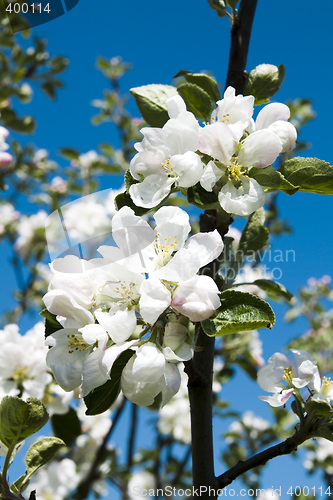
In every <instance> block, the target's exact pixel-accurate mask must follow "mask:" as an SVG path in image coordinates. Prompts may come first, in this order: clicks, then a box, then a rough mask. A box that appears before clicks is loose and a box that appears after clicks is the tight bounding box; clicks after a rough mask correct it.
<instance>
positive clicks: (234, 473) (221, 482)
mask: <svg viewBox="0 0 333 500" xmlns="http://www.w3.org/2000/svg"><path fill="white" fill-rule="evenodd" d="M307 438H308V436H307V435H304V434H303V433H302V432H301V431H297V432H295V434H294V435H293V436H291V437H289V438H287V439H286V440H285V441H282V443H279V444H277V445H275V446H272V447H271V448H268V449H267V450H264V451H262V452H260V453H258V454H257V455H254V456H253V457H251V458H249V459H248V460H244V461H243V460H242V461H240V462H238V463H237V464H236V465H234V467H231V469H229V470H228V471H226V472H224V474H221V475H220V476H219V477H218V478H217V482H218V487H219V488H225V487H226V486H228V485H229V484H231V483H232V482H233V481H234V480H235V479H236V478H237V477H238V476H240V475H241V474H244V472H247V471H249V470H251V469H253V468H254V467H258V466H260V465H264V464H265V463H266V462H268V460H271V459H272V458H275V457H278V456H282V455H288V454H289V453H291V452H292V451H295V450H297V447H298V446H299V445H300V444H302V443H303V442H304V441H305V440H306V439H307Z"/></svg>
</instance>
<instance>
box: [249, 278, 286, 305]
mask: <svg viewBox="0 0 333 500" xmlns="http://www.w3.org/2000/svg"><path fill="white" fill-rule="evenodd" d="M251 284H253V285H256V286H258V287H259V288H261V290H264V291H265V292H266V293H267V295H268V297H269V298H271V299H274V300H279V299H283V300H286V301H287V302H289V301H290V300H291V299H292V298H293V294H292V293H290V292H288V290H287V289H286V287H284V286H283V285H282V284H281V283H278V282H277V281H273V280H265V279H260V280H255V281H254V282H253V283H251Z"/></svg>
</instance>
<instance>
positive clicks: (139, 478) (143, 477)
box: [127, 470, 156, 500]
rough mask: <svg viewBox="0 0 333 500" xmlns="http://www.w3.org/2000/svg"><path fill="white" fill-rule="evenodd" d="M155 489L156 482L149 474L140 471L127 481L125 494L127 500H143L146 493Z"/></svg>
mask: <svg viewBox="0 0 333 500" xmlns="http://www.w3.org/2000/svg"><path fill="white" fill-rule="evenodd" d="M155 488H156V480H155V476H154V474H152V473H151V472H148V471H145V470H141V471H138V472H135V473H134V474H133V475H132V477H131V479H130V480H129V481H128V486H127V494H128V497H129V500H145V499H146V498H147V495H146V494H145V492H146V491H149V490H153V489H155Z"/></svg>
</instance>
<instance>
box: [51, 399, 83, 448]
mask: <svg viewBox="0 0 333 500" xmlns="http://www.w3.org/2000/svg"><path fill="white" fill-rule="evenodd" d="M51 425H52V430H53V434H54V435H55V436H57V437H58V438H60V439H62V440H63V441H64V442H65V444H66V445H67V446H71V445H72V444H74V442H75V440H76V438H77V437H78V436H80V434H81V433H82V430H81V422H80V419H79V417H78V416H77V413H76V411H75V410H73V408H70V409H69V410H68V412H67V413H65V414H62V415H59V414H55V415H52V417H51Z"/></svg>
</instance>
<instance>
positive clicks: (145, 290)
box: [139, 277, 171, 324]
mask: <svg viewBox="0 0 333 500" xmlns="http://www.w3.org/2000/svg"><path fill="white" fill-rule="evenodd" d="M140 293H141V298H140V301H139V307H140V314H141V316H142V318H143V319H144V320H145V321H147V323H150V324H153V323H155V322H156V321H157V319H158V318H159V316H160V315H161V314H162V312H164V311H165V309H166V308H167V307H169V305H170V303H171V293H170V292H169V290H168V289H167V288H166V287H165V286H164V285H163V283H161V281H160V280H159V279H158V278H155V277H152V278H149V279H147V280H145V281H143V283H142V285H141V288H140Z"/></svg>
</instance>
